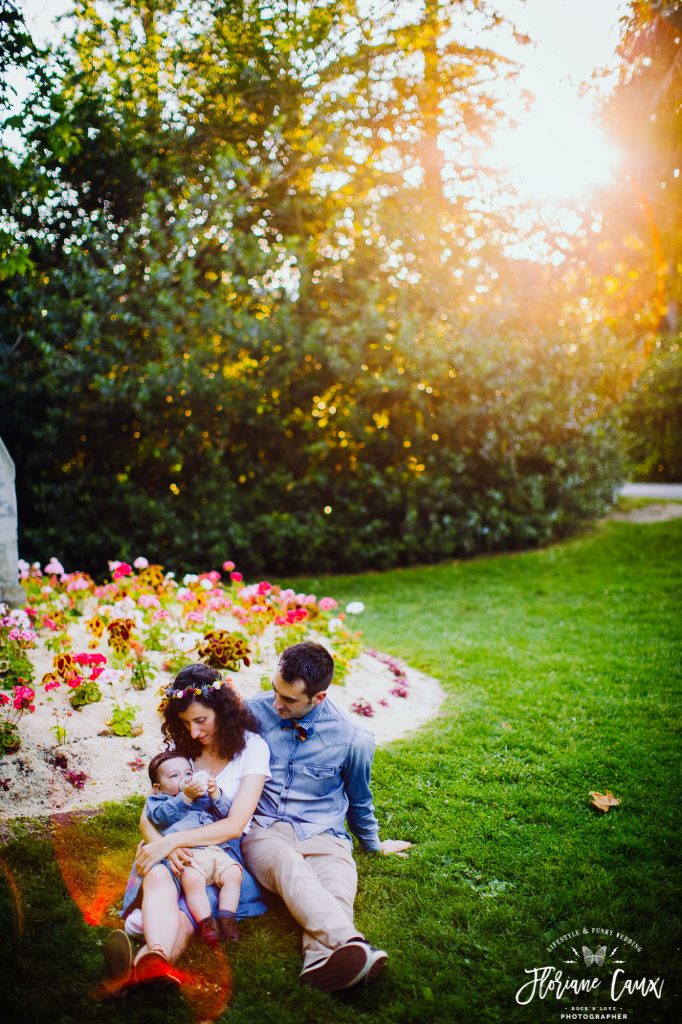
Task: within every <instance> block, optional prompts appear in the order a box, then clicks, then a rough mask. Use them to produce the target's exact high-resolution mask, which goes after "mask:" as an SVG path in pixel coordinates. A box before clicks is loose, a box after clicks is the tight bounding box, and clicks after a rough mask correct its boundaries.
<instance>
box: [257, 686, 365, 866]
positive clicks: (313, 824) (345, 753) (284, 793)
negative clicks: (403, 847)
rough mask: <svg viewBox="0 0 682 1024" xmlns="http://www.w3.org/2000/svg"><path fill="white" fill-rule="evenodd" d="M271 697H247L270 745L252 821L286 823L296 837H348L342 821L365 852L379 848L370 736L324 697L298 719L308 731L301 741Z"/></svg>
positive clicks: (266, 824) (267, 825) (268, 823)
mask: <svg viewBox="0 0 682 1024" xmlns="http://www.w3.org/2000/svg"><path fill="white" fill-rule="evenodd" d="M274 699H275V698H274V695H273V694H272V693H263V694H259V695H258V696H256V697H250V698H249V699H248V700H247V701H246V703H247V705H248V707H249V710H250V711H251V712H252V713H253V714H254V716H255V718H256V720H257V721H258V724H259V725H260V729H261V735H262V737H263V739H264V740H265V741H266V743H267V745H268V746H269V747H270V771H271V772H272V778H271V779H266V780H265V786H264V787H263V793H262V795H261V798H260V800H259V801H258V806H257V808H256V813H255V814H254V820H255V821H256V822H258V824H259V825H263V826H264V827H265V828H268V827H269V826H270V825H272V824H274V823H275V822H276V821H287V822H289V823H290V824H292V825H293V826H294V829H295V831H296V835H297V836H298V837H299V839H309V838H310V837H311V836H316V835H319V834H320V833H321V832H332V833H333V834H334V835H336V836H339V837H340V838H342V839H347V840H349V841H350V836H349V834H348V832H347V831H346V829H345V828H344V820H347V821H348V827H349V828H350V830H351V832H353V833H354V835H356V836H357V838H358V840H359V842H360V845H361V846H362V848H363V849H364V850H378V849H380V846H379V824H378V822H377V819H376V816H375V814H374V803H373V801H372V791H371V789H370V774H371V769H372V758H373V756H374V746H375V743H374V737H373V736H372V734H371V733H369V732H367V731H365V730H364V729H360V728H358V726H357V725H355V723H354V722H353V721H352V720H351V719H350V718H349V717H348V715H347V714H346V712H345V711H343V710H342V709H341V708H340V707H338V705H336V704H334V703H333V702H332V701H331V700H329V698H328V697H327V698H326V699H325V700H323V701H322V702H321V703H320V704H317V705H316V706H315V707H314V708H313V709H312V711H310V712H309V713H308V714H307V715H306V716H305V718H301V719H298V721H299V723H300V725H301V726H303V728H304V729H305V730H306V732H307V733H308V736H307V739H305V740H302V739H300V738H299V736H298V734H297V732H296V730H295V729H292V728H285V726H286V724H287V720H286V719H282V718H280V716H279V715H278V714H277V712H276V711H275V709H274V706H273V705H274Z"/></svg>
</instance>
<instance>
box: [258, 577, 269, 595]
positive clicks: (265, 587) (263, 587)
mask: <svg viewBox="0 0 682 1024" xmlns="http://www.w3.org/2000/svg"><path fill="white" fill-rule="evenodd" d="M271 590H272V583H268V581H267V580H263V582H262V583H259V584H258V596H259V597H265V596H266V595H267V594H269V593H270V591H271Z"/></svg>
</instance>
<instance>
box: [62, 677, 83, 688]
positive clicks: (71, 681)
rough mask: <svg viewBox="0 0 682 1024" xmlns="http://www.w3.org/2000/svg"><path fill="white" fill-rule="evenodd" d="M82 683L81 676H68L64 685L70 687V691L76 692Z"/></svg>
mask: <svg viewBox="0 0 682 1024" xmlns="http://www.w3.org/2000/svg"><path fill="white" fill-rule="evenodd" d="M82 682H83V677H82V676H69V678H68V679H67V680H66V685H67V686H70V687H71V689H72V690H76V689H77V688H78V687H79V686H80V685H81V684H82Z"/></svg>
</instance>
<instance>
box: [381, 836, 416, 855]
mask: <svg viewBox="0 0 682 1024" xmlns="http://www.w3.org/2000/svg"><path fill="white" fill-rule="evenodd" d="M411 846H412V843H408V842H407V841H406V840H404V839H384V841H383V843H379V850H380V852H381V853H383V854H384V856H386V857H388V855H389V854H391V853H393V854H395V856H396V857H402V858H403V859H406V858H407V857H409V854H407V853H405V850H409V849H410V847H411Z"/></svg>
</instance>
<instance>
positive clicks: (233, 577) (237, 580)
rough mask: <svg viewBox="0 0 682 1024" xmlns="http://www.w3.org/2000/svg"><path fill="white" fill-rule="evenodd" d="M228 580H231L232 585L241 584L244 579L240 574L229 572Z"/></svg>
mask: <svg viewBox="0 0 682 1024" xmlns="http://www.w3.org/2000/svg"><path fill="white" fill-rule="evenodd" d="M230 579H231V580H232V582H233V583H241V582H242V580H243V579H244V577H243V576H242V574H241V573H240V572H231V573H230Z"/></svg>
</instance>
